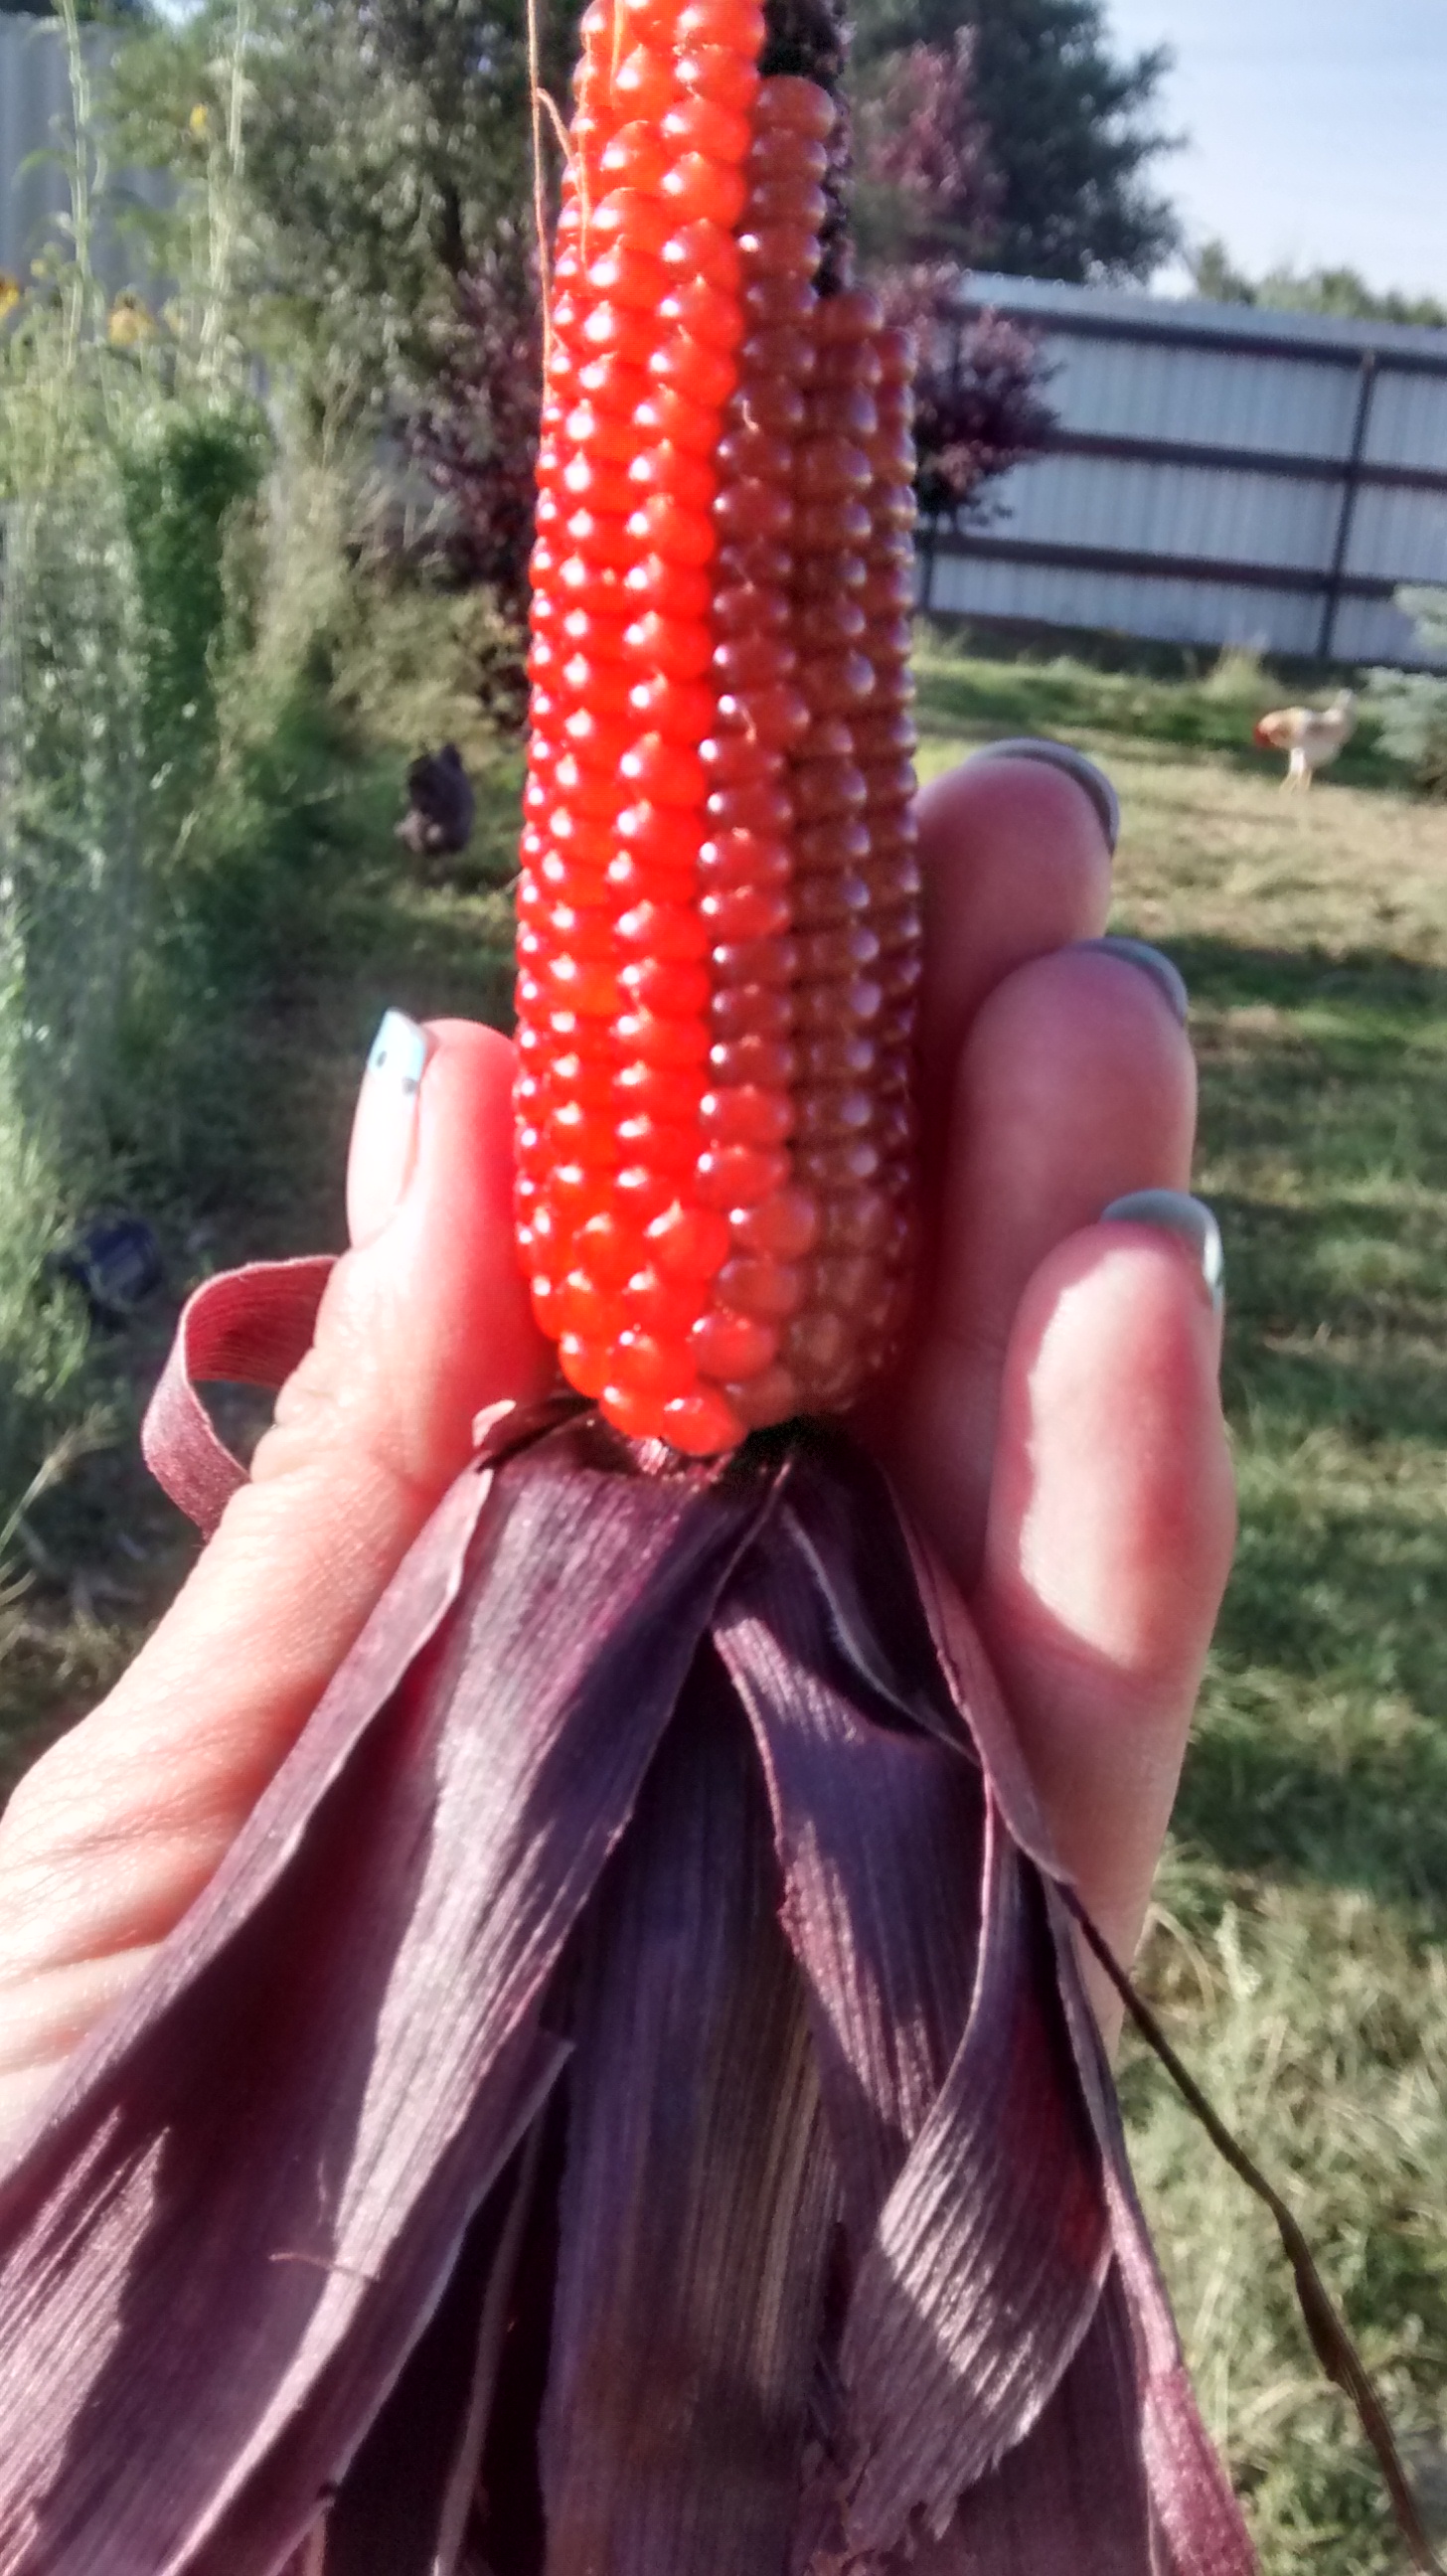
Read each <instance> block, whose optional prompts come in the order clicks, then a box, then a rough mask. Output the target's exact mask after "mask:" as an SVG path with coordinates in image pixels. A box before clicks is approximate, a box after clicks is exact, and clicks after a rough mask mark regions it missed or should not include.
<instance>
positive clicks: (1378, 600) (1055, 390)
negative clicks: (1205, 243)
mask: <svg viewBox="0 0 1447 2576" xmlns="http://www.w3.org/2000/svg"><path fill="white" fill-rule="evenodd" d="M969 300H970V305H971V306H972V307H978V306H981V305H987V304H993V305H995V306H996V307H997V308H998V309H1000V310H1002V311H1004V312H1007V313H1009V314H1011V315H1012V316H1015V317H1017V318H1019V319H1021V320H1024V321H1026V322H1028V323H1029V324H1031V325H1032V327H1035V328H1038V329H1039V331H1040V333H1041V335H1042V345H1043V348H1044V351H1045V354H1046V358H1047V361H1048V362H1049V363H1050V364H1051V366H1052V367H1053V370H1054V373H1053V376H1052V379H1051V383H1050V398H1051V401H1052V403H1053V405H1054V406H1055V409H1056V412H1057V415H1058V420H1059V437H1060V442H1061V443H1060V445H1059V447H1058V448H1057V449H1056V450H1055V451H1054V452H1053V453H1049V454H1047V455H1045V456H1044V457H1041V458H1038V459H1036V460H1034V461H1033V462H1031V463H1029V464H1027V465H1022V466H1020V467H1018V468H1017V470H1016V471H1015V472H1014V473H1013V474H1011V475H1010V476H1008V477H1007V478H1006V479H1005V481H1004V482H1003V483H1002V484H1000V485H999V486H997V487H996V496H995V499H994V506H992V507H991V508H990V509H989V510H988V512H987V515H986V517H985V519H984V520H983V521H981V522H979V523H977V525H976V526H975V527H974V528H970V527H967V528H965V529H964V530H963V531H962V532H959V536H960V539H961V542H962V543H963V548H964V553H963V557H961V554H960V552H959V547H958V545H956V547H955V548H954V550H953V551H949V550H946V547H942V549H941V551H940V552H939V553H938V555H937V557H936V560H935V563H934V566H933V573H932V579H931V587H930V597H931V601H932V604H933V605H935V606H937V607H939V608H942V609H950V608H958V609H961V610H963V611H966V612H969V613H973V614H974V615H977V616H997V617H1020V618H1029V619H1032V620H1041V621H1043V622H1045V623H1047V624H1049V623H1060V624H1068V625H1100V626H1106V627H1111V628H1115V629H1123V630H1124V631H1126V632H1128V633H1129V632H1135V633H1139V634H1142V635H1150V636H1159V637H1162V638H1170V639H1172V640H1174V641H1177V642H1182V643H1203V644H1221V643H1233V642H1241V643H1258V644H1262V645H1264V646H1266V647H1267V648H1269V649H1271V650H1274V651H1277V652H1283V653H1287V652H1289V653H1305V654H1310V653H1314V652H1319V651H1322V650H1327V651H1331V652H1334V653H1336V654H1337V655H1338V656H1341V657H1348V658H1366V659H1371V660H1379V661H1391V660H1404V661H1412V660H1420V658H1421V649H1420V646H1419V645H1418V643H1417V640H1416V637H1415V632H1414V630H1413V628H1412V626H1411V624H1410V621H1409V620H1407V619H1406V618H1404V617H1403V616H1402V614H1401V612H1400V611H1399V610H1398V609H1396V608H1395V607H1394V605H1393V603H1392V598H1391V592H1392V590H1393V588H1394V587H1396V586H1397V585H1398V584H1401V583H1404V582H1412V581H1419V582H1420V581H1447V332H1441V331H1430V330H1421V329H1416V328H1413V327H1410V326H1400V325H1392V326H1385V327H1378V326H1377V325H1375V324H1371V323H1339V322H1336V321H1335V320H1333V319H1331V318H1330V317H1326V316H1321V315H1305V314H1279V313H1260V312H1257V311H1255V310H1239V309H1236V308H1231V307H1226V306H1221V305H1201V304H1194V303H1180V304H1176V303H1168V302H1164V301H1161V300H1158V299H1156V298H1153V297H1145V296H1140V295H1127V294H1116V293H1114V292H1110V293H1102V292H1100V291H1099V290H1096V289H1093V288H1089V287H1065V286H1053V285H1049V284H1045V283H1042V282H1040V281H1038V280H1032V279H1013V278H988V277H985V278H975V279H973V280H972V281H971V288H970V299H969ZM1364 432H1365V435H1363V433H1364ZM1218 458H1219V462H1217V461H1216V460H1217V459H1218ZM1258 460H1259V462H1258ZM1403 474H1406V475H1407V476H1409V477H1412V476H1416V477H1426V478H1432V477H1435V478H1437V482H1436V484H1435V486H1434V484H1433V483H1432V482H1431V481H1430V480H1426V481H1422V480H1419V481H1416V482H1413V481H1411V480H1408V481H1405V482H1404V481H1402V480H1401V479H1400V477H1401V476H1402V475H1403ZM947 545H948V540H947V541H946V546H947ZM1017 546H1018V548H1019V550H1020V551H1019V556H1018V557H1017V558H1014V559H1012V554H1011V549H1012V547H1017ZM1052 554H1053V556H1054V557H1055V560H1053V561H1052V560H1051V556H1052ZM1156 563H1158V564H1159V570H1156V569H1154V565H1155V564H1156ZM1218 563H1219V564H1220V565H1221V566H1222V567H1223V569H1226V568H1229V571H1230V572H1232V573H1234V574H1235V575H1236V579H1235V580H1234V581H1233V580H1231V579H1229V578H1221V579H1218V578H1217V577H1216V576H1215V573H1214V570H1213V567H1214V566H1215V565H1216V564H1218ZM1248 572H1249V573H1250V575H1251V576H1252V578H1250V579H1249V580H1248V579H1247V578H1245V577H1244V576H1246V575H1247V573H1248ZM1343 582H1344V583H1345V584H1346V585H1347V587H1345V588H1343V587H1342V583H1343ZM1364 583H1365V584H1372V585H1375V587H1376V590H1377V592H1378V594H1379V595H1377V596H1370V595H1366V596H1363V595H1360V586H1361V585H1362V584H1364ZM1351 585H1356V586H1357V587H1356V588H1355V589H1353V588H1352V587H1351Z"/></svg>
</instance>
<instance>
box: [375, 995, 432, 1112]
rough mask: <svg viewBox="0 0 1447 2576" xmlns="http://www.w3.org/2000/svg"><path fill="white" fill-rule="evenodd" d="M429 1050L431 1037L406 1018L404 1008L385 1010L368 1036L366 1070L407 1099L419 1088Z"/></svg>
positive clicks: (414, 1022) (430, 1050)
mask: <svg viewBox="0 0 1447 2576" xmlns="http://www.w3.org/2000/svg"><path fill="white" fill-rule="evenodd" d="M431 1053H432V1040H431V1039H430V1038H429V1036H428V1034H427V1031H426V1030H425V1029H423V1028H419V1027H418V1025H417V1022H416V1021H415V1020H409V1019H408V1017H407V1014H406V1012H405V1011H385V1012H384V1013H383V1015H382V1024H381V1027H380V1028H379V1029H378V1031H377V1034H376V1036H375V1037H374V1038H373V1040H372V1052H371V1054H370V1055H369V1056H368V1058H367V1072H368V1074H369V1076H371V1077H372V1078H373V1079H377V1078H380V1079H381V1080H382V1081H383V1082H386V1083H388V1084H389V1085H390V1086H391V1088H392V1089H393V1090H394V1091H400V1092H401V1093H402V1094H403V1096H404V1097H405V1098H407V1099H411V1098H412V1097H413V1096H414V1095H415V1093H416V1092H418V1091H419V1090H420V1089H421V1085H422V1076H423V1074H424V1073H425V1071H426V1069H427V1059H428V1057H429V1056H430V1054H431Z"/></svg>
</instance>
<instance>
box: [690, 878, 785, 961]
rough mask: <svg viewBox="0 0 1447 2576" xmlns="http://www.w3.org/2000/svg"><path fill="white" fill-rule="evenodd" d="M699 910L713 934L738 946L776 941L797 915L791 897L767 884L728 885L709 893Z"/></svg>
mask: <svg viewBox="0 0 1447 2576" xmlns="http://www.w3.org/2000/svg"><path fill="white" fill-rule="evenodd" d="M699 910H700V912H701V914H702V916H703V920H704V923H705V925H706V927H707V931H708V935H709V937H710V938H711V939H713V940H715V941H717V942H718V943H719V945H720V946H723V947H732V948H734V949H736V950H737V949H738V948H739V947H740V944H741V943H748V942H751V941H759V940H763V941H766V942H772V941H773V940H775V939H777V937H778V936H779V934H780V932H781V931H785V930H787V929H788V927H789V923H790V920H791V919H792V917H793V915H792V909H791V906H790V903H789V899H788V897H787V896H786V895H785V894H783V893H781V892H780V891H778V890H777V889H775V890H772V891H771V890H770V889H769V888H768V887H766V886H729V887H726V888H725V889H724V891H723V892H722V893H720V894H709V895H705V896H704V899H703V902H702V903H701V904H700V906H699ZM761 980H762V979H761Z"/></svg>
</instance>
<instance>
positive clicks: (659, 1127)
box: [618, 1118, 699, 1189]
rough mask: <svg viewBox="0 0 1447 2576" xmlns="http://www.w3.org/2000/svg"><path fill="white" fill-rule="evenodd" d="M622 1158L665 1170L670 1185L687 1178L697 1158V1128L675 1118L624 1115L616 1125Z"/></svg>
mask: <svg viewBox="0 0 1447 2576" xmlns="http://www.w3.org/2000/svg"><path fill="white" fill-rule="evenodd" d="M618 1143H619V1147H620V1150H621V1153H622V1156H623V1161H624V1163H625V1164H627V1165H629V1166H630V1167H631V1166H633V1165H637V1166H638V1167H639V1168H640V1169H642V1170H643V1171H647V1172H658V1173H665V1174H666V1175H667V1176H668V1178H669V1180H670V1182H671V1184H672V1186H673V1188H674V1189H681V1188H683V1186H684V1184H685V1181H686V1180H688V1179H691V1177H692V1174H693V1167H694V1164H695V1162H696V1161H697V1159H698V1150H699V1144H698V1129H697V1127H696V1126H683V1125H680V1124H679V1122H678V1121H677V1120H676V1119H666V1118H625V1119H623V1120H621V1122H620V1124H619V1128H618Z"/></svg>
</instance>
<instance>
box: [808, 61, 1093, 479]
mask: <svg viewBox="0 0 1447 2576" xmlns="http://www.w3.org/2000/svg"><path fill="white" fill-rule="evenodd" d="M974 53H975V40H974V37H973V36H972V34H971V33H970V31H969V30H968V29H967V28H960V29H957V30H956V32H955V35H954V37H953V39H952V40H951V41H950V42H949V43H948V44H938V45H928V44H917V45H911V46H909V47H907V48H906V49H905V50H903V51H902V52H899V53H896V54H894V55H891V56H889V57H887V58H886V60H885V62H884V63H883V65H882V66H881V67H880V71H879V74H878V76H877V78H876V79H875V81H874V82H873V83H872V84H870V85H869V86H868V87H867V88H866V91H865V94H864V96H863V98H862V99H861V101H860V104H859V110H858V117H857V129H856V146H857V149H856V159H857V166H858V236H859V244H860V250H861V254H862V258H863V264H864V267H865V269H866V271H867V272H868V273H869V275H870V276H871V278H872V280H873V281H874V283H875V284H876V285H877V286H878V288H879V290H880V293H881V296H882V298H883V302H884V307H885V311H886V312H887V314H888V315H889V316H890V318H891V320H893V321H896V322H900V323H903V324H904V325H905V327H906V328H907V329H908V330H909V331H910V332H911V333H912V334H913V337H914V341H915V346H916V350H917V352H918V373H917V377H916V383H915V445H916V449H917V452H918V457H919V470H918V473H917V476H916V489H917V492H918V496H919V503H920V508H921V509H922V511H923V512H924V514H925V516H926V517H927V518H930V519H935V518H939V517H942V516H946V515H949V514H951V513H953V512H956V511H959V510H963V509H973V508H977V507H978V505H979V500H980V495H981V493H982V492H983V491H984V489H985V486H986V485H987V484H988V483H990V482H991V481H992V480H993V479H994V478H995V477H996V476H998V475H1000V474H1003V473H1005V472H1006V471H1008V469H1009V467H1010V466H1012V465H1017V464H1018V463H1019V462H1020V460H1021V459H1022V457H1025V456H1028V455H1030V454H1032V453H1033V452H1034V451H1035V450H1036V449H1037V448H1039V447H1040V446H1041V445H1042V444H1043V442H1044V439H1045V436H1046V433H1047V431H1048V429H1049V427H1050V413H1049V411H1048V409H1047V407H1046V405H1045V403H1044V402H1043V400H1042V399H1041V394H1040V355H1039V350H1038V348H1037V346H1036V344H1035V342H1034V340H1033V339H1031V337H1030V336H1029V334H1028V333H1027V332H1024V331H1022V330H1020V329H1019V327H1018V326H1017V325H1016V324H1014V323H1010V322H1007V321H1005V320H1004V319H1003V318H1002V317H1001V316H1000V315H999V314H996V313H987V314H983V315H980V316H977V317H975V318H974V319H973V320H971V321H969V322H966V323H964V324H963V325H962V324H961V321H960V315H959V306H960V291H961V286H962V283H963V278H962V263H963V262H966V261H968V260H970V259H972V258H974V257H976V256H978V251H979V245H980V243H981V242H982V241H983V240H986V239H987V238H988V237H989V233H990V229H991V226H992V225H993V223H994V221H995V218H996V213H997V210H998V206H999V199H1000V183H999V179H998V177H997V174H996V171H995V168H994V164H993V162H992V159H991V156H990V150H989V143H988V138H987V136H986V134H985V130H984V125H983V122H982V120H981V118H980V116H979V113H978V110H977V107H976V104H975V93H974Z"/></svg>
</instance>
